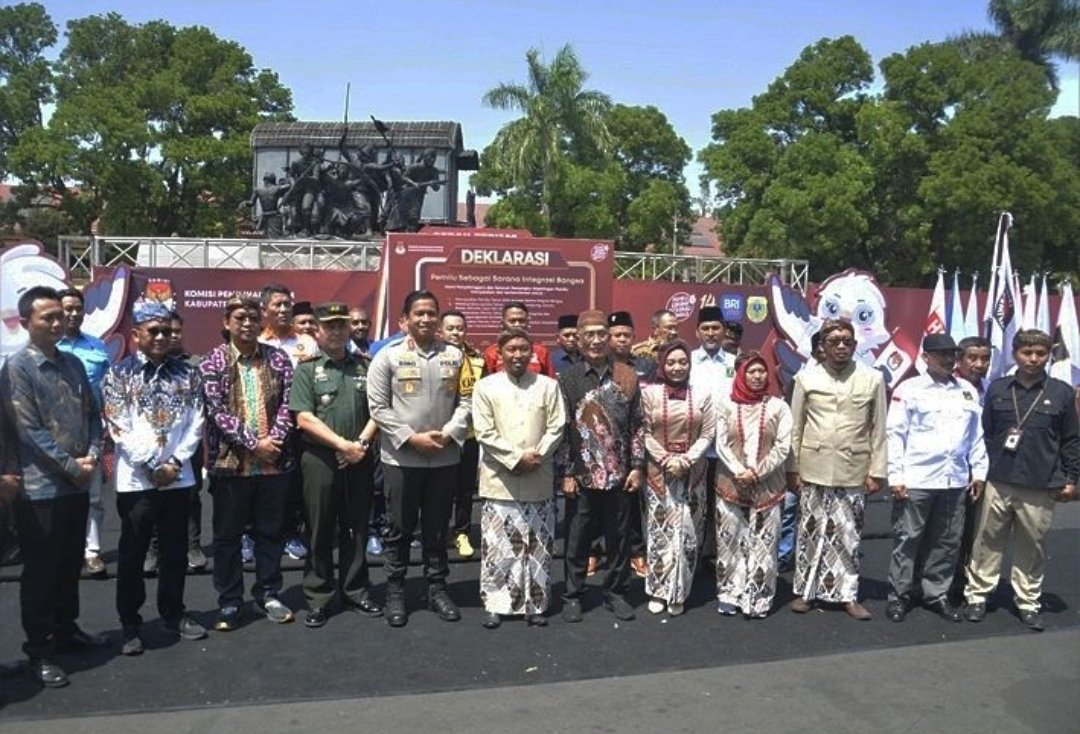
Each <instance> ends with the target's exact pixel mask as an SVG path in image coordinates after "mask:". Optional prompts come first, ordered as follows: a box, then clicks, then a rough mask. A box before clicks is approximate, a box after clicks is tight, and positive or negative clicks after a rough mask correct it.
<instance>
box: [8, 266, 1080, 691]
mask: <svg viewBox="0 0 1080 734" xmlns="http://www.w3.org/2000/svg"><path fill="white" fill-rule="evenodd" d="M75 302H77V305H78V307H80V308H81V303H82V298H81V296H80V295H79V294H78V292H77V291H69V292H63V293H58V292H57V291H55V290H52V289H49V288H44V287H37V288H31V289H29V290H27V291H26V292H25V293H24V294H23V295H22V296H21V298H20V301H19V314H20V319H21V321H22V324H23V326H24V327H25V328H26V329H27V331H28V332H29V334H30V343H29V345H28V346H27V347H26V348H25V349H24V350H22V351H21V352H19V353H17V354H16V355H14V356H13V357H12V358H10V359H9V360H8V361H7V363H6V364H5V365H4V366H3V369H2V371H0V395H2V402H3V411H2V416H3V421H4V425H3V426H2V430H0V437H2V445H0V448H2V465H0V504H9V505H10V506H11V508H12V510H13V514H14V518H15V526H16V530H17V534H18V539H19V543H20V548H21V550H22V556H23V563H24V566H23V575H22V581H21V611H22V623H23V628H24V630H25V632H26V635H27V643H26V645H25V648H24V649H25V651H26V653H27V654H28V656H29V658H30V660H31V670H32V672H33V674H34V675H35V676H36V677H37V678H38V679H39V680H40V681H41V682H42V683H43V684H44V685H46V686H53V687H58V686H62V685H65V684H66V683H67V676H66V674H65V672H64V671H63V670H62V668H61V667H60V666H59V665H58V664H57V663H56V661H55V657H54V654H55V652H56V651H57V650H59V649H61V648H64V647H70V646H84V647H85V646H98V645H105V644H109V643H108V641H107V640H105V639H104V638H103V637H102V636H99V635H93V634H90V633H87V632H85V631H83V630H82V629H81V628H80V627H79V626H78V624H77V618H78V610H79V597H78V579H79V576H80V572H81V571H82V569H83V568H84V566H85V568H86V570H87V571H88V572H91V573H99V572H100V571H101V570H102V569H101V567H99V566H98V563H101V559H100V541H99V537H98V534H99V529H98V528H99V527H100V521H101V512H102V508H101V504H102V503H101V487H102V485H103V472H102V468H101V467H102V459H103V457H104V456H105V455H106V453H109V454H111V455H112V456H113V457H114V459H113V464H114V468H113V469H112V471H111V472H110V474H111V476H110V479H109V480H110V482H111V485H112V486H114V487H115V491H116V507H117V511H118V513H119V516H120V520H121V533H120V541H119V562H118V566H117V582H116V590H117V594H116V602H117V613H118V616H119V620H120V624H121V628H122V640H121V652H122V653H123V654H125V655H138V654H140V653H142V652H143V649H144V647H143V639H142V629H141V628H142V617H141V608H142V607H143V605H144V603H145V597H146V591H145V585H144V580H143V571H144V565H145V560H146V557H147V554H148V551H149V550H150V549H151V548H156V554H157V559H158V561H157V563H158V568H157V573H158V575H159V577H160V580H159V583H158V587H157V610H158V613H159V615H160V617H161V619H162V620H163V623H164V626H165V629H166V631H167V632H169V633H170V634H173V635H176V636H177V637H179V638H183V639H189V640H194V639H201V638H203V637H205V636H206V635H207V631H206V629H205V628H204V627H203V626H202V625H201V624H200V623H199V622H198V621H197V620H196V619H195V618H194V617H193V616H191V615H190V614H189V613H188V612H187V610H186V608H185V605H184V586H185V578H186V574H187V571H188V569H189V567H190V568H195V567H196V566H197V565H198V564H199V563H200V562H201V563H202V564H205V562H206V561H205V559H204V558H201V550H200V545H201V544H200V541H199V528H198V518H199V515H200V514H201V506H200V505H199V491H200V487H201V485H202V478H203V473H204V472H205V474H206V476H207V477H208V478H209V491H210V494H211V497H212V498H213V508H212V509H213V513H212V515H213V554H212V557H213V569H212V572H213V584H214V588H215V590H216V592H217V594H218V604H217V606H218V611H217V616H216V618H215V620H214V622H213V627H214V629H216V630H219V631H222V632H226V631H229V630H233V629H235V628H236V627H237V626H238V625H239V624H240V623H241V618H242V613H243V608H244V607H243V599H244V577H243V572H244V560H245V553H246V552H248V551H247V550H246V549H247V547H248V546H249V545H250V555H251V559H252V561H253V563H254V584H253V586H252V588H251V595H252V597H253V598H254V602H255V604H256V606H257V608H258V609H259V610H261V612H262V613H263V614H265V616H266V617H267V618H268V619H269V620H271V621H272V622H276V623H287V622H290V621H292V620H293V616H294V610H292V609H290V608H289V607H288V606H287V605H286V604H285V603H284V602H283V601H282V600H281V596H280V595H281V591H282V586H283V578H282V570H281V557H282V553H283V549H284V547H285V545H286V541H290V540H291V541H295V542H298V543H300V542H302V543H303V545H305V546H306V547H302V551H303V552H302V553H298V555H302V556H304V564H305V565H304V574H303V582H302V586H303V592H304V595H305V598H306V602H307V609H306V613H305V615H304V623H305V624H306V626H308V627H310V628H319V627H322V626H324V625H325V624H326V623H327V621H328V619H329V618H330V616H331V615H332V614H333V613H335V612H337V611H338V610H344V611H349V612H354V613H357V614H360V615H364V616H368V617H379V616H382V617H384V618H385V619H386V621H387V623H388V624H389V625H390V626H391V627H402V626H404V625H406V624H407V622H408V618H409V611H410V610H409V609H408V607H407V605H406V597H405V578H406V574H407V569H408V565H409V557H410V552H411V548H412V547H413V546H414V544H415V543H416V541H415V539H414V535H415V533H416V531H417V529H419V535H420V537H419V543H418V545H419V546H420V547H421V549H422V551H421V552H422V561H423V573H424V576H425V578H426V580H427V587H428V593H427V597H426V600H427V605H428V607H429V608H430V609H431V611H433V612H434V613H435V614H436V615H437V616H438V617H439V618H440V619H442V620H445V621H448V622H453V621H456V620H458V619H460V618H461V613H460V611H459V609H458V606H457V604H456V603H455V601H454V600H453V598H452V597H451V595H450V593H449V591H448V587H447V579H448V577H449V563H448V550H447V548H448V545H449V543H448V541H449V540H450V538H448V535H450V536H452V540H453V544H454V546H455V547H456V549H457V552H458V553H459V554H460V555H462V556H466V557H468V556H471V555H473V554H474V553H475V549H474V548H473V546H472V542H473V540H474V537H473V536H472V517H473V506H472V502H473V496H474V493H477V492H478V495H479V498H480V500H481V507H480V508H479V518H480V521H479V527H480V532H479V540H480V556H481V564H480V579H479V587H480V597H481V599H482V602H483V608H484V613H483V619H482V623H483V625H484V626H485V627H487V628H489V629H494V628H497V627H499V626H501V624H502V623H503V622H504V621H505V620H506V619H507V618H509V617H520V618H522V619H523V620H524V621H525V623H526V624H528V625H529V626H545V625H546V624H547V623H548V618H549V612H550V611H551V608H552V606H553V605H552V589H553V583H552V577H553V574H552V559H553V556H554V540H555V536H556V532H555V526H556V515H557V503H556V500H557V499H558V498H560V497H561V498H564V499H565V508H564V519H563V522H564V525H563V527H564V543H565V545H564V553H565V560H564V579H565V586H564V588H563V593H562V599H561V616H562V619H563V620H564V621H565V622H567V623H575V622H580V621H581V620H582V618H583V610H584V608H585V605H584V604H583V601H584V597H585V595H586V592H587V588H588V587H587V584H586V579H587V578H588V577H589V576H590V575H592V574H601V573H602V578H601V583H600V587H601V591H602V603H603V606H604V607H606V608H607V609H608V610H610V611H611V613H612V614H613V615H614V616H615V617H616V618H618V619H620V620H631V619H633V618H634V616H635V610H634V607H633V605H632V604H631V602H630V601H629V599H628V591H629V587H630V583H631V579H632V577H633V575H635V574H637V575H640V576H642V577H643V578H644V586H645V592H646V594H647V595H648V599H649V600H648V603H647V609H648V611H649V612H650V613H652V614H665V613H666V614H668V615H671V616H677V615H679V614H681V613H682V612H683V611H684V608H685V604H686V600H687V598H688V596H689V594H690V590H691V586H692V584H693V582H694V579H695V572H696V570H697V569H698V568H699V566H704V567H706V568H709V569H711V570H712V572H713V573H714V574H715V583H716V599H717V601H716V609H717V612H719V613H720V614H721V615H725V616H734V615H737V614H739V613H742V614H743V615H744V616H745V617H746V618H748V619H759V618H762V617H765V616H767V615H768V614H769V613H770V611H771V610H772V609H773V606H774V597H775V594H776V586H777V577H778V574H779V573H780V571H781V568H782V567H783V566H784V565H785V564H786V563H791V564H792V566H793V568H794V572H795V573H794V592H795V600H794V601H793V602H792V604H791V609H792V611H794V612H797V613H806V612H809V611H810V610H811V609H813V608H815V607H819V606H820V607H828V606H837V607H839V608H842V609H843V610H844V611H846V613H847V614H848V615H850V616H851V617H853V618H855V619H859V620H866V619H870V618H871V613H870V611H869V610H867V609H866V608H865V607H864V606H863V605H862V604H861V603H860V601H859V598H858V592H859V571H860V569H859V563H860V561H859V559H860V554H859V542H860V534H861V530H862V525H863V515H864V511H865V501H866V497H867V495H869V494H873V493H876V492H878V491H880V490H882V489H883V488H885V487H889V488H890V491H891V493H892V497H893V501H894V506H893V507H894V511H893V522H894V548H893V552H892V556H891V562H890V568H889V582H890V586H891V591H890V596H889V601H888V605H887V609H886V615H887V616H888V617H889V619H892V620H894V621H901V620H902V619H904V617H905V615H906V614H907V612H908V610H909V609H910V608H911V607H912V606H913V605H914V604H916V603H918V602H920V601H921V603H922V604H924V605H926V606H927V607H928V608H930V609H932V610H934V611H935V612H937V613H938V614H940V615H941V616H942V617H944V618H946V619H949V620H951V621H960V620H961V618H962V615H963V616H966V617H967V619H968V620H971V621H979V620H981V619H982V618H983V617H984V615H985V614H986V603H987V598H988V596H989V595H990V594H991V592H993V590H994V589H995V588H996V586H997V583H998V577H999V575H1000V571H1001V565H1002V557H1003V554H1004V552H1005V550H1006V545H1007V544H1008V543H1009V541H1010V537H1011V539H1012V543H1013V546H1014V552H1013V562H1012V579H1011V580H1012V586H1013V590H1014V594H1015V600H1016V606H1017V610H1018V613H1019V616H1020V618H1021V620H1022V622H1023V623H1024V624H1025V625H1026V626H1027V627H1029V628H1030V629H1033V630H1038V629H1042V626H1043V621H1042V618H1041V615H1040V606H1039V596H1040V593H1041V585H1042V578H1043V569H1044V558H1045V554H1044V551H1043V542H1044V539H1045V536H1046V534H1047V531H1048V530H1049V527H1050V523H1051V520H1052V517H1053V512H1054V507H1055V505H1056V503H1058V502H1064V501H1068V500H1072V499H1074V498H1075V496H1076V481H1077V475H1078V473H1080V433H1078V427H1077V412H1076V403H1075V395H1074V392H1073V389H1072V387H1071V386H1069V385H1068V384H1066V383H1063V382H1060V381H1057V380H1054V379H1052V378H1050V377H1049V376H1048V375H1047V373H1046V364H1047V361H1048V358H1049V351H1050V346H1051V342H1050V338H1049V337H1048V336H1047V335H1046V334H1044V333H1042V332H1039V331H1037V330H1023V331H1021V332H1019V333H1018V334H1017V336H1016V339H1015V340H1014V343H1013V354H1014V356H1015V360H1016V363H1017V365H1018V368H1017V370H1016V372H1015V374H1013V375H1011V376H1009V377H1005V378H1001V379H999V380H996V381H994V382H993V383H991V384H987V383H986V380H985V375H986V369H987V366H988V362H989V353H990V351H989V344H988V343H987V342H986V341H985V340H982V339H978V338H975V339H968V340H964V341H963V342H961V344H959V345H957V344H955V343H954V342H953V341H952V340H951V338H949V337H948V336H945V335H931V336H927V337H926V339H925V341H924V343H923V358H922V359H923V361H924V365H925V373H924V374H922V375H920V376H918V377H914V378H911V379H910V380H908V381H906V382H905V383H903V384H901V386H900V387H899V388H898V389H897V390H896V391H895V392H894V393H893V394H892V396H891V399H890V397H889V396H888V395H887V392H886V387H885V382H884V380H883V378H882V376H881V374H880V373H879V372H877V371H875V370H873V369H871V368H868V367H866V366H864V365H862V364H860V363H858V362H857V361H855V360H854V359H853V357H854V354H855V331H854V329H853V327H852V325H851V324H850V323H847V322H845V321H842V320H829V321H826V322H824V324H823V325H822V327H821V329H820V331H819V332H818V334H817V335H816V336H815V341H814V344H815V353H814V358H813V359H812V360H811V361H810V362H809V363H808V364H807V365H805V366H804V367H803V369H802V370H801V371H799V372H798V373H797V374H796V375H795V376H794V379H793V381H791V383H790V386H789V387H790V390H789V391H788V395H787V399H785V398H784V397H781V395H782V394H783V393H784V390H783V389H782V388H781V386H780V385H779V384H778V383H777V380H776V377H775V375H774V374H773V372H772V367H771V366H770V364H769V363H768V361H767V360H766V359H765V358H764V357H763V356H762V355H761V354H760V353H759V352H756V351H743V350H742V349H741V337H742V329H741V327H740V325H739V324H737V323H733V322H728V321H725V320H724V319H723V317H722V313H721V311H720V309H718V308H716V307H713V306H704V307H702V308H700V309H699V312H698V316H697V330H696V335H697V339H698V345H697V346H696V347H692V346H691V345H690V344H688V343H687V342H685V341H683V340H682V339H680V338H678V335H677V328H676V327H677V320H676V318H675V316H674V315H673V314H671V313H670V312H667V311H663V310H661V311H658V312H657V313H656V314H654V316H653V319H652V327H653V330H652V334H651V335H650V337H649V338H648V339H647V340H645V341H643V342H640V343H636V344H635V343H634V331H633V321H632V318H631V316H630V314H629V313H627V312H614V313H610V314H608V313H604V312H601V311H597V310H587V311H584V312H582V313H580V314H576V315H566V316H563V317H561V318H560V319H559V322H558V337H557V339H558V343H557V346H556V348H555V349H553V350H551V351H549V350H548V349H547V348H546V347H545V346H544V345H542V344H540V343H538V342H537V341H535V340H534V338H533V336H532V334H531V333H530V330H529V313H528V307H527V305H526V304H524V303H520V302H511V303H508V304H506V305H505V306H504V308H503V311H502V325H501V331H500V333H499V335H498V338H497V340H496V341H495V343H494V344H492V345H490V346H489V347H488V348H487V349H486V350H485V351H483V352H479V351H477V350H476V349H474V348H473V346H472V345H471V344H470V343H469V341H468V327H467V322H466V317H465V315H464V314H462V313H461V312H459V311H441V310H440V307H439V303H438V300H437V298H436V296H435V295H434V294H432V293H431V292H429V291H425V290H418V291H414V292H412V293H410V294H409V295H408V297H407V298H406V299H405V302H404V304H403V307H402V310H401V314H400V320H399V327H400V329H399V331H398V332H397V333H396V334H394V335H393V336H391V337H388V338H387V339H384V340H383V341H381V342H375V343H372V342H371V341H370V340H369V339H368V327H369V325H370V320H369V319H368V316H367V313H366V312H365V311H364V310H363V309H360V308H350V307H349V306H348V305H347V304H344V303H340V302H327V303H322V304H318V305H315V306H313V307H312V306H310V304H306V306H307V307H300V304H294V303H293V301H292V295H291V293H290V291H289V289H288V288H286V287H284V286H281V285H270V286H267V287H266V288H265V289H264V290H263V292H262V294H261V298H258V299H256V298H251V297H244V296H234V297H231V298H229V299H228V301H227V302H226V304H225V308H224V313H223V321H222V326H223V331H222V336H223V343H222V344H220V345H219V346H217V347H215V348H213V349H212V350H210V351H209V352H208V353H207V354H205V355H202V356H201V357H200V358H193V357H191V356H189V355H187V354H185V353H184V351H183V346H182V333H183V322H182V319H181V318H180V316H179V314H177V313H175V312H171V311H169V309H168V308H167V307H166V306H165V305H163V304H162V303H160V302H156V301H145V300H140V301H138V302H137V303H136V304H135V305H134V308H133V311H132V324H133V330H132V340H133V343H134V344H135V346H136V347H137V352H136V353H135V354H133V355H131V356H128V357H126V358H124V359H122V360H121V361H119V362H118V363H116V364H112V365H110V364H109V363H108V359H107V357H106V358H105V359H104V360H101V359H100V353H99V352H98V351H97V348H98V346H99V344H93V343H91V342H90V341H89V338H86V341H87V343H86V344H83V343H81V341H80V339H79V338H78V328H77V326H75V327H74V333H73V331H72V324H73V323H74V322H73V320H72V315H71V314H72V312H73V311H80V308H76V303H75ZM65 342H67V343H65ZM89 353H93V354H94V356H92V357H89V356H87V355H88V354H89ZM107 446H111V450H107ZM376 486H381V487H382V493H381V494H382V496H383V497H384V498H385V527H384V528H383V529H382V530H381V532H380V536H381V537H380V538H379V539H378V540H379V543H378V544H377V546H376V547H374V548H373V547H372V545H371V543H370V541H371V540H372V539H373V537H372V536H371V535H370V526H371V518H372V515H373V514H379V513H375V512H374V511H373V504H374V503H375V502H376V499H377V495H378V493H377V492H376V489H375V488H376ZM95 503H96V505H97V509H96V510H92V508H94V507H95ZM965 517H966V518H967V521H966V522H965ZM88 518H89V523H88ZM292 536H295V537H292ZM246 539H250V540H246ZM335 549H336V562H335ZM369 551H375V552H378V551H381V552H382V554H383V556H384V568H385V574H386V593H385V601H384V603H383V604H382V605H380V603H379V601H378V600H376V599H375V597H374V596H373V594H372V593H371V587H372V583H371V577H370V574H369V569H368V555H369ZM92 559H96V560H97V563H95V562H94V561H93V560H92ZM957 594H962V595H963V598H964V603H963V604H961V603H960V600H959V599H958V597H957ZM961 607H962V611H961Z"/></svg>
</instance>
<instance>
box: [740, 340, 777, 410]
mask: <svg viewBox="0 0 1080 734" xmlns="http://www.w3.org/2000/svg"><path fill="white" fill-rule="evenodd" d="M755 364H760V365H762V366H763V367H764V368H765V384H764V385H763V386H762V388H761V389H760V390H751V389H750V384H749V383H748V382H747V380H746V371H747V370H749V369H750V368H751V367H753V366H754V365H755ZM770 379H771V378H770V377H769V365H768V363H767V362H766V361H765V358H764V357H762V356H761V354H760V353H759V352H747V353H746V355H745V359H744V360H743V361H742V362H741V363H740V364H739V366H738V367H737V368H736V369H735V382H734V384H732V386H731V400H732V401H733V402H735V403H737V404H739V405H753V404H754V403H760V402H761V401H763V400H765V399H766V398H768V397H769V381H770Z"/></svg>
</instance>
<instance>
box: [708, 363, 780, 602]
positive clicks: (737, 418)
mask: <svg viewBox="0 0 1080 734" xmlns="http://www.w3.org/2000/svg"><path fill="white" fill-rule="evenodd" d="M736 365H737V366H736V369H735V381H734V384H733V385H732V388H731V396H730V398H729V399H727V400H721V401H720V404H719V405H718V406H717V411H716V452H717V454H719V456H720V462H719V466H718V469H717V476H716V495H717V502H716V596H717V605H716V611H718V612H719V613H720V614H723V615H725V616H731V615H734V614H735V613H736V612H738V611H739V610H741V611H742V612H743V614H745V615H746V617H747V618H750V619H760V618H762V617H764V616H765V615H767V614H768V613H769V608H770V607H771V606H772V600H773V595H774V594H775V593H776V573H777V556H776V547H777V541H778V540H779V538H780V515H781V505H782V503H783V500H784V489H785V486H786V483H785V475H784V465H785V462H786V460H787V457H788V454H789V453H790V451H791V410H790V409H789V408H788V406H787V404H786V403H785V402H784V401H783V400H781V399H779V398H774V397H772V396H771V395H770V394H769V368H768V365H767V364H766V363H765V359H764V358H763V357H762V356H761V354H759V353H758V352H748V353H746V354H744V355H741V356H740V358H739V360H737V363H736Z"/></svg>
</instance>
